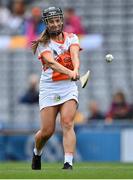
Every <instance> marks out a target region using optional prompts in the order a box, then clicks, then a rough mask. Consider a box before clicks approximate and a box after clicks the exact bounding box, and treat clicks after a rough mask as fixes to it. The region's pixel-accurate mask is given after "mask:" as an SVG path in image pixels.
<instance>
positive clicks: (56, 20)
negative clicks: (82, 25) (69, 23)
mask: <svg viewBox="0 0 133 180" xmlns="http://www.w3.org/2000/svg"><path fill="white" fill-rule="evenodd" d="M47 26H48V29H49V30H50V31H54V32H58V31H61V30H62V26H63V20H62V18H61V17H60V16H56V17H52V18H50V19H48V21H47Z"/></svg>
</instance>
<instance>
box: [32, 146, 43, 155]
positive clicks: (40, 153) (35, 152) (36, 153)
mask: <svg viewBox="0 0 133 180" xmlns="http://www.w3.org/2000/svg"><path fill="white" fill-rule="evenodd" d="M33 151H34V154H35V155H37V156H41V155H42V150H40V151H38V150H37V148H36V147H35V148H34V150H33Z"/></svg>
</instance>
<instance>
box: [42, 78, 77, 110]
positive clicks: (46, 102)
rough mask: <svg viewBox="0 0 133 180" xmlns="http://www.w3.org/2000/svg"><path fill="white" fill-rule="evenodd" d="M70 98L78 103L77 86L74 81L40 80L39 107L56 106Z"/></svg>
mask: <svg viewBox="0 0 133 180" xmlns="http://www.w3.org/2000/svg"><path fill="white" fill-rule="evenodd" d="M70 99H74V100H75V101H76V102H77V103H78V88H77V86H76V83H75V82H74V81H70V80H66V81H58V82H52V83H49V82H47V83H46V82H44V81H43V80H40V93H39V107H40V110H42V109H43V108H45V107H49V106H56V105H59V104H62V103H64V102H66V101H68V100H70Z"/></svg>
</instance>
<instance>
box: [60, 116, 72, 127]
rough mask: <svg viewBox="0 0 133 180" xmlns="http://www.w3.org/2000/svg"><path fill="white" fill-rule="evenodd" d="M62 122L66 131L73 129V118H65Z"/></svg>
mask: <svg viewBox="0 0 133 180" xmlns="http://www.w3.org/2000/svg"><path fill="white" fill-rule="evenodd" d="M62 122H63V123H62V125H63V127H64V128H65V129H71V128H72V127H73V121H72V119H71V118H64V119H63V121H62Z"/></svg>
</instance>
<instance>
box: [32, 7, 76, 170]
mask: <svg viewBox="0 0 133 180" xmlns="http://www.w3.org/2000/svg"><path fill="white" fill-rule="evenodd" d="M42 19H43V21H44V22H45V24H46V30H45V31H44V32H43V33H42V35H41V37H40V38H39V39H38V40H36V41H34V42H33V43H32V49H33V52H34V53H35V52H36V51H37V52H38V58H39V60H40V61H41V63H42V67H43V68H42V75H41V78H40V93H39V106H40V116H41V128H40V130H39V131H38V132H37V133H36V135H35V148H34V151H33V159H32V169H34V170H39V169H41V154H42V149H43V147H44V145H45V143H46V142H47V141H48V139H49V138H50V137H51V136H52V134H53V133H54V131H55V123H56V116H57V114H58V113H60V118H61V120H60V123H61V127H62V131H63V148H64V166H63V169H72V161H73V154H74V151H75V144H76V137H75V132H74V120H73V119H74V116H75V113H76V109H77V104H78V89H77V86H76V83H75V82H74V81H76V80H78V79H79V72H78V71H79V51H80V46H79V40H78V37H77V36H76V35H75V34H72V33H69V34H68V33H66V32H63V12H62V10H61V9H60V8H56V7H49V8H48V9H45V10H44V11H43V17H42Z"/></svg>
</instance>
